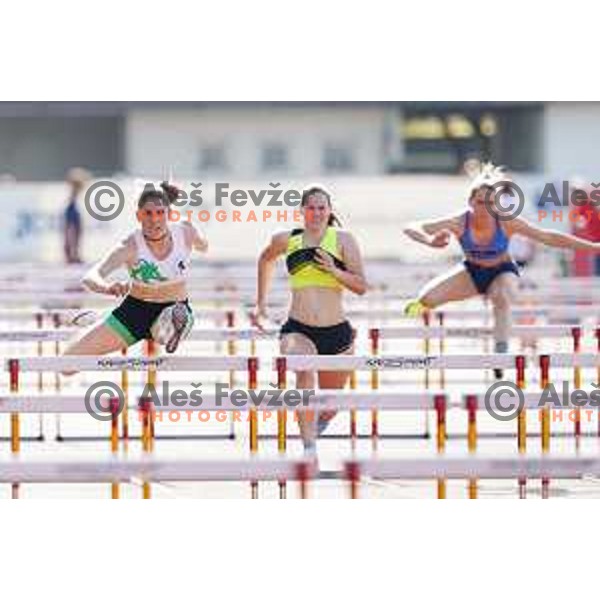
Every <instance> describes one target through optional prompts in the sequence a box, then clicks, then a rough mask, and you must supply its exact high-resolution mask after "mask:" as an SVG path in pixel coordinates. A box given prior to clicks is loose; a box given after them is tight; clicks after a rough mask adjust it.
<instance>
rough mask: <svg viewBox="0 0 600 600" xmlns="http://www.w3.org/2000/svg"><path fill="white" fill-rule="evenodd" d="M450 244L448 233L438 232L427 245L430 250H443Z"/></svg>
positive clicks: (444, 231)
mask: <svg viewBox="0 0 600 600" xmlns="http://www.w3.org/2000/svg"><path fill="white" fill-rule="evenodd" d="M449 243H450V232H449V231H446V230H445V229H444V230H443V231H438V232H437V233H436V234H435V235H434V236H433V237H432V238H431V240H430V241H429V245H430V246H431V247H432V248H445V247H446V246H447V245H448V244H449Z"/></svg>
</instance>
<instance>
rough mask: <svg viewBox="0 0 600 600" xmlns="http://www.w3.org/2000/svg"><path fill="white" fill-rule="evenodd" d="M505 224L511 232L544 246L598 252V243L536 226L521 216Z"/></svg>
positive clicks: (599, 249)
mask: <svg viewBox="0 0 600 600" xmlns="http://www.w3.org/2000/svg"><path fill="white" fill-rule="evenodd" d="M506 226H507V229H509V231H510V232H511V233H518V234H519V235H522V236H524V237H527V238H529V239H531V240H534V241H536V242H540V243H541V244H545V245H546V246H553V247H555V248H570V249H572V250H593V251H596V252H600V244H598V243H595V242H590V241H588V240H583V239H581V238H578V237H575V236H574V235H570V234H569V233H562V232H560V231H554V230H553V229H546V228H545V227H538V226H537V225H533V223H530V222H529V221H527V220H525V219H523V218H521V217H517V218H516V219H514V220H512V221H508V222H507V224H506Z"/></svg>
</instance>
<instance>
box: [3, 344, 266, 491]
mask: <svg viewBox="0 0 600 600" xmlns="http://www.w3.org/2000/svg"><path fill="white" fill-rule="evenodd" d="M6 364H7V369H8V371H9V374H10V391H11V393H18V392H19V391H20V375H21V373H23V372H27V371H32V372H39V371H48V370H51V371H54V372H55V373H58V372H59V371H65V370H69V369H77V370H78V371H122V370H124V369H127V370H133V371H136V370H137V371H139V370H146V371H148V370H158V369H161V370H167V371H192V372H193V371H204V372H207V371H209V372H210V371H217V370H224V371H227V370H229V369H237V370H240V371H246V372H247V373H248V387H249V388H252V386H255V385H256V381H257V370H258V359H257V358H256V357H242V356H235V357H233V356H230V357H210V356H203V357H191V356H176V357H175V356H157V357H152V358H135V357H127V356H121V357H111V356H55V357H26V358H14V359H8V361H7V363H6ZM58 391H60V390H57V392H58ZM142 424H143V427H142V446H143V448H144V450H145V451H147V452H151V451H152V448H153V436H152V434H153V425H152V421H151V419H150V418H149V417H148V418H147V419H145V420H143V421H142ZM111 437H112V436H111ZM19 450H20V436H19V414H18V413H11V451H12V452H13V453H15V454H16V453H18V452H19ZM13 494H14V497H18V486H17V487H15V488H13ZM145 494H147V497H150V489H149V487H145Z"/></svg>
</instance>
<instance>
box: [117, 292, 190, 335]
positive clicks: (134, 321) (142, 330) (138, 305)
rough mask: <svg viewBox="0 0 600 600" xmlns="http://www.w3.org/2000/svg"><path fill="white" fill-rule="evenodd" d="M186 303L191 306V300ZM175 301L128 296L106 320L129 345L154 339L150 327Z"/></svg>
mask: <svg viewBox="0 0 600 600" xmlns="http://www.w3.org/2000/svg"><path fill="white" fill-rule="evenodd" d="M185 303H186V304H187V305H188V306H189V302H188V301H187V300H186V301H185ZM173 304H175V302H147V301H146V300H139V299H138V298H133V297H132V296H126V297H125V299H124V300H123V302H121V304H119V306H117V308H115V310H113V311H112V312H111V313H110V315H109V316H108V318H107V319H106V321H105V324H106V325H108V327H110V328H111V329H112V330H113V331H114V332H115V333H116V334H117V335H118V336H119V337H120V338H121V339H122V340H123V341H124V342H125V343H126V344H127V345H129V346H131V345H132V344H135V343H136V342H139V341H140V340H149V339H152V333H151V332H150V328H151V327H152V325H154V322H155V321H156V319H158V316H159V315H160V313H161V312H162V311H163V310H164V309H165V308H167V306H172V305H173Z"/></svg>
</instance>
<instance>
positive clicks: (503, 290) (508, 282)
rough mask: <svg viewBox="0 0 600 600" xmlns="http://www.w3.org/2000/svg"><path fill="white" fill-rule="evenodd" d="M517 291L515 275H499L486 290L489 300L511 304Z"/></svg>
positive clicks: (517, 281)
mask: <svg viewBox="0 0 600 600" xmlns="http://www.w3.org/2000/svg"><path fill="white" fill-rule="evenodd" d="M518 290H519V277H518V276H517V275H516V273H511V272H507V273H500V275H498V276H497V277H495V278H494V281H492V283H491V284H490V287H489V288H488V290H487V294H486V295H487V296H488V298H490V300H496V299H497V300H505V301H507V302H512V301H514V300H515V299H516V297H517V293H518Z"/></svg>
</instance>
